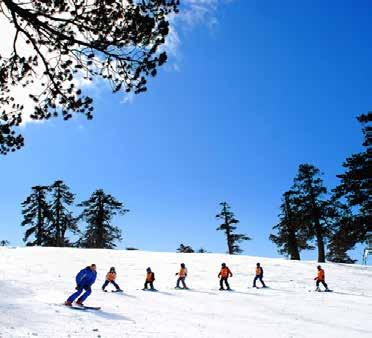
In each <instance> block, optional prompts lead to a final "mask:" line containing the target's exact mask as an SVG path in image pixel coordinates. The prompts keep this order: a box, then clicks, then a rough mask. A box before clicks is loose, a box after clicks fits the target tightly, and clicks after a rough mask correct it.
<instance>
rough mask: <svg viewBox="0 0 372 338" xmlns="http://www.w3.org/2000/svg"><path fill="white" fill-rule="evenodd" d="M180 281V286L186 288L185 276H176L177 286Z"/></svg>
mask: <svg viewBox="0 0 372 338" xmlns="http://www.w3.org/2000/svg"><path fill="white" fill-rule="evenodd" d="M180 283H182V286H183V288H184V289H187V286H186V283H185V277H178V279H177V285H176V287H177V288H179V287H180Z"/></svg>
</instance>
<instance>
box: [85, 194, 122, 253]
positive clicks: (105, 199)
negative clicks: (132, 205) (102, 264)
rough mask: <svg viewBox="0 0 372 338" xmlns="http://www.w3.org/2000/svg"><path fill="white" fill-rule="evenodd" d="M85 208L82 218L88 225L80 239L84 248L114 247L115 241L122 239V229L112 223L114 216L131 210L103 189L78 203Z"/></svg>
mask: <svg viewBox="0 0 372 338" xmlns="http://www.w3.org/2000/svg"><path fill="white" fill-rule="evenodd" d="M78 206H79V207H83V208H84V210H83V212H82V213H81V215H80V218H81V219H83V220H85V221H86V222H87V223H88V227H87V229H86V230H85V232H84V233H83V235H82V236H81V238H80V239H79V241H78V246H80V247H83V248H100V249H113V248H115V247H116V244H115V241H121V240H122V236H121V231H120V229H119V228H118V227H117V226H115V225H113V224H112V218H113V217H114V216H115V215H117V214H119V215H124V214H125V213H127V212H128V211H129V210H128V209H125V208H124V206H123V204H122V203H121V202H119V201H118V200H116V199H115V198H114V197H113V196H111V195H110V194H106V193H105V192H104V191H103V190H102V189H99V190H96V191H95V192H94V193H93V194H92V195H91V197H90V198H89V199H88V200H86V201H84V202H81V203H80V204H78Z"/></svg>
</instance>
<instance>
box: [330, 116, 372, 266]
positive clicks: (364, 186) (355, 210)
mask: <svg viewBox="0 0 372 338" xmlns="http://www.w3.org/2000/svg"><path fill="white" fill-rule="evenodd" d="M358 120H359V121H360V122H361V123H362V125H363V128H362V130H363V134H364V143H363V145H364V146H365V147H366V151H364V152H361V153H358V154H354V155H352V156H351V157H349V158H347V159H346V161H345V162H344V163H343V167H344V168H345V172H344V173H343V174H340V175H337V177H338V178H339V179H340V184H339V185H338V186H337V187H336V188H335V189H334V190H333V199H334V200H335V201H337V203H338V205H340V204H341V205H343V204H346V206H344V209H345V208H346V207H347V213H345V212H344V213H341V214H342V215H343V217H342V219H341V220H340V221H339V222H338V226H336V227H334V228H333V232H332V236H331V240H330V241H331V242H330V251H331V252H330V257H329V259H330V260H333V261H344V262H351V261H353V260H352V259H351V258H350V257H349V256H348V254H347V251H349V250H351V249H353V248H354V246H355V245H356V244H357V243H362V242H364V241H365V240H366V234H367V232H368V231H372V218H371V209H372V202H371V198H370V196H371V195H372V192H371V184H370V182H371V180H372V174H371V173H372V170H371V165H370V159H371V151H372V149H371V145H372V129H371V127H370V126H369V125H368V123H370V122H371V121H372V113H371V112H369V113H368V114H363V115H360V116H359V117H358ZM345 234H347V236H345Z"/></svg>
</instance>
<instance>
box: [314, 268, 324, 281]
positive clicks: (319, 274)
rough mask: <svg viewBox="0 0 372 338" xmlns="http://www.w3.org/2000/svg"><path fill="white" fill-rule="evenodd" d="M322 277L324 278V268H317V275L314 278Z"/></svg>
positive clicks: (320, 278)
mask: <svg viewBox="0 0 372 338" xmlns="http://www.w3.org/2000/svg"><path fill="white" fill-rule="evenodd" d="M324 278H325V274H324V270H323V269H320V270H318V276H317V277H316V279H317V280H324Z"/></svg>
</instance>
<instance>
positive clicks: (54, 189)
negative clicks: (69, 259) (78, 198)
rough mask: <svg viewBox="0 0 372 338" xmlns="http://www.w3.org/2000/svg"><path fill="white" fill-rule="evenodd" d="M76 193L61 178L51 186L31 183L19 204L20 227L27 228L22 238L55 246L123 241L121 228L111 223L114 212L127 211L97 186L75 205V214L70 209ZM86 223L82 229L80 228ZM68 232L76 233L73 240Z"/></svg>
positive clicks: (99, 245)
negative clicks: (86, 197)
mask: <svg viewBox="0 0 372 338" xmlns="http://www.w3.org/2000/svg"><path fill="white" fill-rule="evenodd" d="M74 205H75V195H74V194H73V193H72V192H71V190H70V188H69V187H68V186H67V185H66V184H65V183H64V182H63V181H62V180H57V181H55V182H54V183H53V184H52V185H50V186H41V185H38V186H34V187H32V192H31V194H30V195H29V196H28V197H27V198H26V200H25V201H24V202H23V203H22V216H23V221H22V223H21V225H22V226H24V227H26V228H27V229H26V231H25V235H24V241H25V242H26V245H27V246H34V245H37V246H55V247H66V246H70V247H71V246H73V247H80V248H104V249H112V248H115V247H116V243H115V242H116V241H121V240H122V234H121V230H120V229H119V228H118V227H117V226H115V225H114V224H112V219H113V217H114V216H115V215H117V214H119V215H124V214H125V213H127V212H128V211H129V210H128V209H125V208H124V205H123V203H121V202H119V201H118V200H117V199H116V198H115V197H113V196H112V195H110V194H107V193H105V192H104V191H103V190H102V189H97V190H96V191H94V192H93V193H92V195H91V196H90V197H89V198H88V199H87V200H85V201H82V202H80V203H78V204H76V206H77V207H78V208H82V211H81V212H80V214H79V215H77V216H75V215H74V214H73V212H72V211H71V208H72V207H73V206H74ZM82 221H83V222H85V223H86V227H85V228H84V229H80V228H79V223H80V222H82ZM69 235H75V237H77V240H76V241H72V240H71V239H70V238H69Z"/></svg>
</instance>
